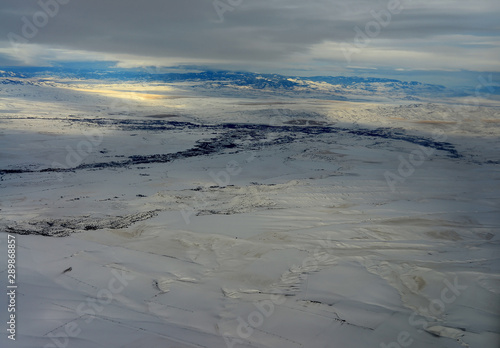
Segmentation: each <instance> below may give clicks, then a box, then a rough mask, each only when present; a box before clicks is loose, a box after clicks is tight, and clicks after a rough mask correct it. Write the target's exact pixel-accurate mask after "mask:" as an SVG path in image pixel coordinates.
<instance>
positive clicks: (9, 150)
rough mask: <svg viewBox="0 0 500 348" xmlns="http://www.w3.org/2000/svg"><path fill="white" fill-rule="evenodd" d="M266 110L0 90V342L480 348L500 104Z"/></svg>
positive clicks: (492, 309)
mask: <svg viewBox="0 0 500 348" xmlns="http://www.w3.org/2000/svg"><path fill="white" fill-rule="evenodd" d="M262 95H263V96H262V98H256V97H253V98H252V99H244V98H228V97H216V96H210V97H207V96H204V95H202V94H198V93H197V92H196V90H193V89H192V88H191V87H189V86H186V85H183V84H182V83H179V84H168V85H167V84H158V85H154V86H152V85H147V86H143V85H134V84H128V85H123V84H122V85H113V84H106V85H105V84H103V83H92V84H91V83H88V82H85V81H64V83H62V82H61V81H59V82H57V81H52V82H50V83H45V84H35V85H6V86H5V87H4V88H2V90H1V91H0V129H1V132H0V164H1V165H0V173H1V174H0V190H1V198H0V202H1V205H0V209H1V210H0V214H1V215H0V217H1V220H0V228H1V230H2V232H5V233H1V234H0V248H2V249H3V251H2V255H5V254H6V252H7V235H8V233H10V234H13V235H15V236H16V241H17V285H18V289H17V298H16V300H17V308H16V319H17V326H16V330H17V331H16V341H15V342H14V341H12V340H10V339H8V336H9V335H10V334H9V333H8V332H7V331H6V328H7V325H6V322H7V321H8V320H9V319H8V314H9V313H8V312H7V301H8V298H7V296H5V297H4V300H3V301H2V303H3V305H2V308H0V318H1V322H3V323H4V324H3V326H5V329H4V328H2V330H1V331H0V341H1V343H0V346H1V347H18V348H21V347H27V348H28V347H29V348H31V347H75V348H79V347H106V348H111V347H123V348H125V347H172V348H173V347H177V348H179V347H209V348H212V347H269V348H280V347H287V348H289V347H307V348H309V347H310V348H315V347H340V348H349V347H390V348H397V347H498V346H499V343H500V329H499V327H500V325H499V324H500V316H499V313H500V259H499V255H500V253H499V249H498V244H499V238H500V237H499V235H498V228H499V226H500V220H499V216H500V214H499V212H500V209H499V205H500V184H499V179H500V175H499V169H500V167H499V164H500V162H499V158H498V153H499V146H500V140H499V137H498V136H499V135H500V107H499V105H495V104H494V103H491V102H488V103H487V102H486V101H485V100H480V99H477V100H475V102H476V103H477V104H480V105H479V106H478V105H476V104H474V105H469V106H464V105H461V103H462V101H461V100H459V99H456V98H455V99H453V100H451V99H450V100H446V102H442V101H439V100H434V101H429V102H425V103H419V104H411V103H409V102H407V101H398V100H392V101H390V102H388V101H387V100H384V101H376V100H371V101H370V102H348V101H332V100H322V99H311V98H307V99H306V98H288V97H286V98H285V97H283V98H275V97H273V98H265V94H264V93H262ZM469 102H470V99H469ZM56 236H59V237H56ZM0 262H1V263H0V265H1V268H0V269H1V272H0V278H1V283H2V284H6V282H7V258H6V257H2V259H1V261H0ZM69 267H71V270H70V271H66V272H65V270H67V269H68V268H69ZM5 289H6V286H3V290H5Z"/></svg>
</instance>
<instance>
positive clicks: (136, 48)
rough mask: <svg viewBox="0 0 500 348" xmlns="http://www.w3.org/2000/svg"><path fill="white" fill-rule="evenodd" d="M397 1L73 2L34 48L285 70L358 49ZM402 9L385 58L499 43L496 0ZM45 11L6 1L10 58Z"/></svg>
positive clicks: (387, 36)
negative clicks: (413, 50) (293, 62)
mask: <svg viewBox="0 0 500 348" xmlns="http://www.w3.org/2000/svg"><path fill="white" fill-rule="evenodd" d="M51 1H54V0H41V3H46V4H48V3H50V2H51ZM59 1H61V2H66V1H68V0H64V1H63V0H59ZM390 1H397V0H387V1H383V0H370V1H360V0H358V1H347V0H341V1H331V0H329V1H324V0H316V1H308V2H304V1H299V0H286V1H285V0H265V1H264V0H241V1H240V0H231V1H230V0H221V2H222V3H226V4H227V3H228V2H229V3H230V4H236V5H237V4H238V3H240V2H241V5H238V6H232V8H231V10H230V11H226V12H225V13H223V15H222V17H221V16H220V12H221V11H220V10H219V13H217V10H216V9H215V7H214V2H213V1H212V0H147V1H141V2H139V1H136V0H135V1H132V0H120V1H114V0H113V1H111V0H107V1H106V0H99V1H97V0H69V2H68V3H67V4H64V5H63V4H60V5H59V9H58V13H57V15H55V16H54V17H51V18H49V20H48V23H47V25H45V26H43V27H42V28H40V29H39V31H38V33H37V34H36V35H35V36H34V37H33V38H30V39H29V42H30V43H33V44H38V45H42V46H43V47H47V48H49V47H52V48H60V49H64V50H65V51H66V52H68V51H71V50H79V51H89V52H100V53H105V54H117V55H120V54H122V55H123V54H127V55H134V56H138V57H140V56H146V57H156V58H160V59H163V58H180V59H182V58H185V59H186V60H189V59H197V60H201V61H203V60H207V61H212V62H213V61H231V62H235V63H237V62H241V63H242V64H244V63H249V62H254V63H255V62H259V63H262V64H266V63H269V64H271V63H272V64H276V63H279V62H280V61H282V60H286V59H288V58H289V57H290V56H292V55H294V54H299V55H303V56H302V57H303V59H307V55H308V54H310V52H311V51H310V49H311V47H313V46H314V45H319V44H322V43H342V42H344V43H352V42H353V40H354V37H355V34H356V32H355V31H354V28H355V27H359V28H361V29H364V27H365V25H366V23H368V22H370V21H373V20H374V18H373V15H372V13H371V12H372V11H376V12H380V11H383V10H385V9H387V6H388V3H389V2H390ZM221 2H219V4H220V3H221ZM401 3H402V7H404V9H403V10H402V11H401V13H398V14H393V15H392V16H391V20H390V23H389V25H387V27H384V28H383V31H382V32H381V33H380V35H378V36H377V37H376V38H374V40H373V42H372V45H371V47H376V40H375V39H383V40H385V41H384V45H385V46H384V47H385V49H387V48H389V49H397V50H404V49H405V47H414V46H415V45H418V43H415V40H418V39H422V40H425V41H426V42H427V44H437V45H439V44H443V45H451V46H454V45H455V46H456V47H459V46H458V44H457V43H453V42H440V41H439V40H441V39H440V37H446V36H449V35H469V36H474V37H477V38H481V39H485V38H488V37H493V38H494V40H496V41H498V29H499V25H498V24H497V22H498V18H499V7H500V6H499V5H498V4H497V2H496V1H492V0H481V1H478V2H475V3H471V2H470V1H462V0H460V1H447V0H436V1H417V0H412V1H410V0H408V1H402V0H401ZM226 8H228V7H226ZM40 10H41V8H40V5H39V4H38V3H37V2H35V1H32V2H26V1H19V0H2V5H0V35H1V36H0V40H2V39H3V40H4V42H3V45H2V46H3V47H4V49H3V50H2V51H0V52H3V53H4V54H8V52H7V50H8V48H9V44H8V42H7V41H8V39H7V37H8V34H9V33H14V34H18V35H20V36H23V33H22V28H23V25H24V22H23V20H22V18H23V17H24V18H27V19H28V20H29V21H31V22H33V15H34V14H35V13H37V11H40ZM221 18H222V19H223V20H222V21H220V19H221ZM11 37H12V36H11ZM493 46H495V44H493ZM496 48H498V46H496ZM364 49H366V50H369V49H370V47H365V48H364ZM471 49H477V48H471ZM49 56H50V55H49ZM367 56H368V55H367ZM12 57H14V56H13V55H12V56H11V58H9V59H14V58H12ZM315 58H318V59H325V57H324V56H322V57H314V56H311V57H310V62H311V63H312V62H314V59H315ZM332 60H339V58H338V57H332Z"/></svg>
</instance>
